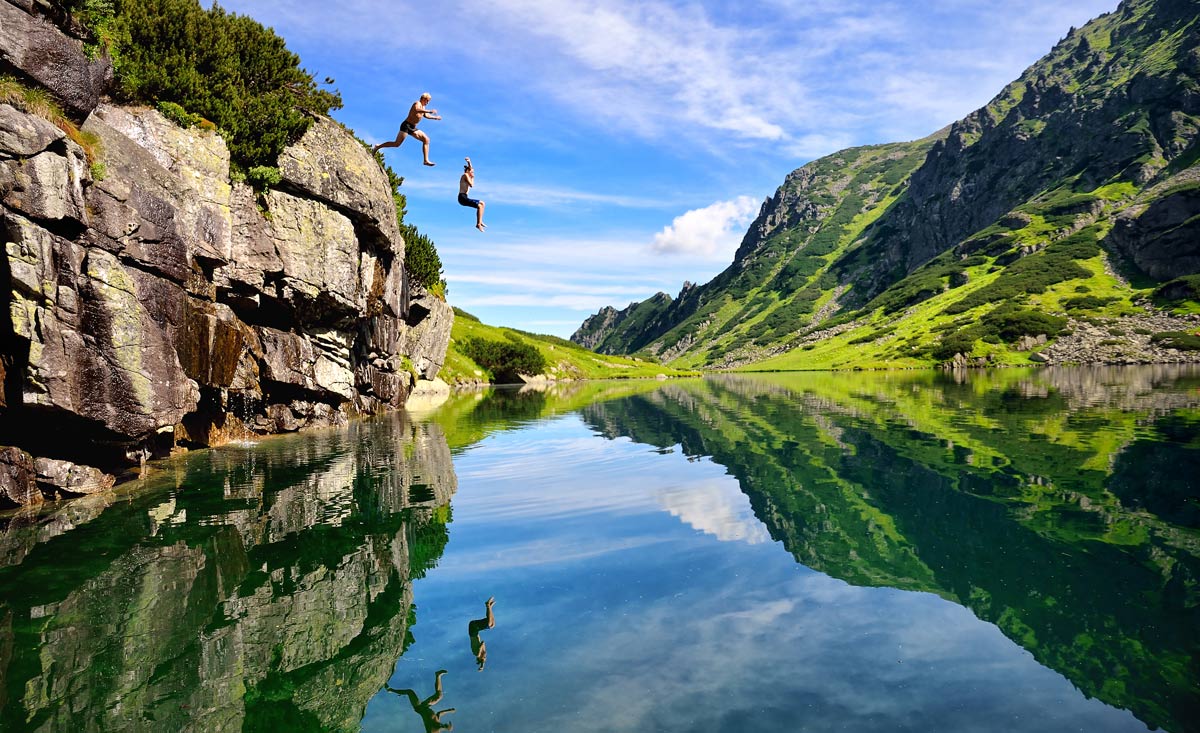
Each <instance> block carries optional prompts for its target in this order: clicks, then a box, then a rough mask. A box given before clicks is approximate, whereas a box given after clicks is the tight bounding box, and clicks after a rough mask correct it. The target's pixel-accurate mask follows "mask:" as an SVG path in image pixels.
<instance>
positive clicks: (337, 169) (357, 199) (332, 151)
mask: <svg viewBox="0 0 1200 733" xmlns="http://www.w3.org/2000/svg"><path fill="white" fill-rule="evenodd" d="M279 172H280V173H282V174H283V180H284V182H285V183H286V184H287V185H288V186H289V187H291V188H293V189H295V190H299V191H301V192H303V194H304V195H305V196H309V197H312V198H315V199H318V200H320V201H323V202H325V203H327V204H330V205H332V206H333V207H335V208H336V209H338V210H339V211H341V212H342V213H344V214H345V215H346V216H348V217H349V218H351V219H353V220H354V221H355V222H357V223H359V224H361V225H362V226H364V227H365V228H366V229H367V230H368V231H369V232H370V233H371V237H370V243H371V244H372V245H373V246H374V247H375V248H376V249H377V250H378V251H382V252H395V253H398V254H399V255H401V256H403V255H404V243H403V241H402V240H401V239H400V230H399V229H398V228H397V226H396V207H395V204H393V203H392V199H391V195H390V189H389V187H388V181H387V176H386V175H385V174H384V172H383V169H382V168H380V167H379V164H378V163H376V162H375V158H374V157H373V156H372V155H371V154H370V152H368V151H367V149H366V148H365V147H363V145H362V143H360V142H358V141H357V140H355V139H354V136H353V135H351V134H350V133H349V132H347V131H346V130H345V129H344V128H343V127H342V126H341V125H339V124H337V123H336V122H334V121H333V120H330V119H328V118H324V117H323V118H321V119H319V120H317V121H316V122H315V123H313V126H312V127H310V128H309V129H308V132H306V133H305V134H304V137H303V138H302V139H301V140H300V142H298V143H296V144H295V145H293V146H291V147H289V148H288V149H286V150H284V151H283V154H282V155H280V156H279Z"/></svg>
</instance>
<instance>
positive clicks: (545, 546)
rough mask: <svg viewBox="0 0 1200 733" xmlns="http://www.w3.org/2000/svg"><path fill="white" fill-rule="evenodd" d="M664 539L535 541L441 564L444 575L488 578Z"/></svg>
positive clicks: (578, 560)
mask: <svg viewBox="0 0 1200 733" xmlns="http://www.w3.org/2000/svg"><path fill="white" fill-rule="evenodd" d="M667 541H668V540H666V539H664V538H662V537H651V536H640V537H638V536H632V537H618V538H614V539H612V540H609V541H602V542H596V541H592V542H589V543H588V544H586V545H580V543H579V542H578V541H577V540H575V539H574V538H571V539H567V540H562V541H559V540H553V539H546V540H533V541H530V542H513V543H511V544H507V545H496V546H494V547H493V548H491V549H490V550H489V551H488V553H487V555H486V556H485V555H482V554H480V555H473V554H470V553H462V554H456V555H450V556H449V557H448V558H447V559H445V560H443V561H442V562H441V563H439V564H438V572H439V573H442V574H451V573H466V574H469V575H487V574H489V573H494V572H508V571H511V570H514V569H517V568H533V567H538V566H541V565H564V564H571V563H578V562H583V561H585V560H591V559H594V558H599V557H603V556H604V555H608V554H611V553H614V552H625V551H628V550H636V549H641V548H645V547H651V546H653V545H657V544H661V543H663V542H667Z"/></svg>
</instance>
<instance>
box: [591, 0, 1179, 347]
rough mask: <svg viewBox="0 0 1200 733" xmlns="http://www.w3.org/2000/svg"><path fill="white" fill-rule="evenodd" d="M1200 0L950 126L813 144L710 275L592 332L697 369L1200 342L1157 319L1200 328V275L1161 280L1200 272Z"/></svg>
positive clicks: (1057, 54)
mask: <svg viewBox="0 0 1200 733" xmlns="http://www.w3.org/2000/svg"><path fill="white" fill-rule="evenodd" d="M1198 15H1200V4H1197V3H1196V2H1194V0H1193V1H1187V2H1185V1H1183V0H1157V1H1155V0H1126V2H1123V3H1122V4H1121V6H1120V7H1119V8H1118V9H1117V10H1116V11H1114V12H1113V13H1109V14H1106V15H1104V16H1101V17H1100V18H1097V19H1096V20H1094V21H1092V22H1091V23H1089V24H1088V25H1086V26H1085V27H1083V28H1081V29H1078V30H1074V29H1073V30H1072V31H1071V32H1070V33H1069V34H1068V35H1067V37H1066V38H1064V39H1063V40H1062V41H1061V42H1060V43H1059V44H1058V45H1056V46H1055V47H1054V49H1053V50H1052V51H1051V52H1050V53H1049V54H1048V55H1047V56H1046V57H1045V58H1043V59H1041V60H1040V61H1038V62H1037V63H1036V64H1034V65H1033V66H1031V67H1030V68H1029V69H1028V70H1027V71H1026V72H1025V73H1024V74H1022V76H1021V77H1020V78H1019V79H1018V80H1016V81H1014V82H1013V83H1011V84H1009V85H1008V86H1007V87H1006V88H1005V89H1004V90H1003V91H1001V93H1000V94H999V95H997V96H996V98H995V99H993V100H992V102H990V103H989V104H988V105H987V106H986V107H984V108H982V109H980V110H978V111H976V112H974V113H972V114H971V115H968V116H967V117H966V118H964V119H963V120H960V121H959V122H956V123H954V124H953V125H951V126H950V127H949V128H948V129H946V130H943V131H940V132H939V133H936V134H934V135H932V136H930V137H929V138H926V139H924V140H919V141H916V142H912V143H900V144H891V145H880V146H871V147H865V148H854V149H850V150H845V151H842V152H839V153H836V154H834V155H831V156H828V157H826V158H822V159H820V160H817V161H814V162H812V163H809V164H808V165H806V166H804V167H803V168H800V169H799V170H797V171H795V172H793V173H792V174H791V175H789V176H788V178H787V179H786V180H785V181H784V184H783V186H781V187H780V189H779V190H778V191H777V192H776V194H775V196H774V197H773V198H771V199H769V200H768V201H767V202H766V203H764V205H763V208H762V210H761V212H760V214H759V216H758V218H757V219H756V220H755V222H754V223H753V224H752V225H751V227H750V230H749V231H748V232H747V233H746V236H745V238H744V239H743V241H742V244H741V246H740V247H739V249H738V251H737V253H736V255H735V256H734V261H733V263H732V264H731V265H730V266H729V267H728V268H727V269H726V270H725V271H724V272H722V273H721V274H720V275H718V276H717V277H716V278H714V279H713V280H712V281H711V282H709V283H707V284H705V285H701V286H695V287H686V288H685V289H684V291H683V292H681V293H680V295H679V297H678V298H675V299H674V300H672V299H670V298H669V297H668V296H665V295H663V294H659V295H656V296H655V297H654V298H652V299H651V300H650V301H646V302H645V303H641V304H633V305H632V306H630V307H629V308H628V309H626V311H621V312H619V313H618V312H616V311H611V309H606V311H602V312H601V313H600V314H597V315H596V316H593V317H592V318H589V319H588V320H587V321H585V323H584V324H583V326H582V327H581V328H580V330H579V332H577V333H576V334H575V336H573V339H572V340H574V341H576V342H579V343H588V344H589V345H591V346H592V347H593V348H595V349H597V350H598V351H601V352H603V353H634V352H644V353H647V354H651V355H655V356H658V357H660V358H662V359H663V360H664V361H668V362H670V363H673V364H677V365H681V366H688V367H701V366H703V367H736V366H744V365H749V364H754V365H756V366H757V367H758V368H830V367H850V366H866V367H873V366H918V365H928V364H931V363H937V362H945V361H949V360H952V359H957V360H958V361H959V362H964V361H965V362H970V361H972V360H975V361H977V362H978V363H1029V362H1030V361H1031V360H1032V361H1050V362H1071V361H1076V362H1089V361H1109V362H1111V361H1171V360H1185V359H1189V358H1196V354H1197V353H1198V352H1196V351H1191V352H1188V351H1186V350H1181V349H1179V348H1174V349H1171V348H1166V347H1167V346H1169V345H1173V346H1176V347H1179V346H1187V345H1188V343H1189V342H1187V341H1186V339H1182V338H1178V337H1170V336H1158V337H1157V338H1155V336H1156V334H1169V333H1186V332H1194V331H1196V330H1197V328H1200V321H1197V320H1196V319H1191V318H1188V317H1180V316H1181V314H1187V313H1189V312H1190V313H1193V314H1194V313H1195V312H1197V311H1200V287H1198V286H1197V283H1196V282H1194V281H1184V282H1181V283H1173V284H1172V285H1171V286H1169V287H1166V288H1164V289H1158V290H1156V288H1158V286H1160V285H1162V284H1163V283H1166V282H1168V281H1172V280H1173V279H1175V278H1179V277H1181V276H1189V275H1193V274H1195V273H1197V272H1200V166H1198V165H1197V161H1198V159H1200V147H1198V146H1197V138H1198V136H1200V23H1198V21H1197V17H1198ZM648 304H649V305H648ZM1151 306H1158V307H1157V308H1155V307H1151ZM621 314H627V317H625V318H621V317H619V316H620V315H621ZM635 316H637V317H635ZM1042 337H1044V338H1042ZM1192 345H1193V346H1195V345H1196V344H1195V343H1194V342H1192Z"/></svg>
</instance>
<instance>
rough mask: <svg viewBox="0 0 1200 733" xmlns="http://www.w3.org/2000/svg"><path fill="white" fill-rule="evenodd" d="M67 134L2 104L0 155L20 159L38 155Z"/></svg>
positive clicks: (0, 108)
mask: <svg viewBox="0 0 1200 733" xmlns="http://www.w3.org/2000/svg"><path fill="white" fill-rule="evenodd" d="M64 137H66V133H64V132H63V131H62V130H60V129H58V128H57V127H55V126H54V125H52V124H50V123H49V122H47V121H45V120H43V119H42V118H40V117H33V116H30V115H27V114H25V113H24V112H20V111H18V110H16V109H14V108H12V107H10V106H9V105H7V104H0V153H3V154H6V155H13V156H19V157H27V156H30V155H37V154H38V153H40V152H42V151H43V150H45V149H46V148H48V147H50V144H51V143H54V142H58V141H59V140H62V139H63V138H64Z"/></svg>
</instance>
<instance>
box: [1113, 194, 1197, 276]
mask: <svg viewBox="0 0 1200 733" xmlns="http://www.w3.org/2000/svg"><path fill="white" fill-rule="evenodd" d="M1105 241H1106V242H1107V243H1109V244H1111V245H1112V246H1113V247H1114V248H1115V249H1116V250H1118V251H1119V252H1121V253H1122V254H1124V255H1125V256H1126V257H1128V258H1129V259H1131V260H1132V261H1133V262H1134V263H1135V264H1136V265H1137V266H1138V267H1139V268H1141V269H1142V271H1144V272H1145V273H1146V274H1148V275H1150V276H1151V277H1153V278H1157V279H1159V280H1170V279H1171V278H1173V277H1176V276H1177V275H1178V274H1179V273H1187V272H1200V189H1194V188H1193V189H1186V190H1182V191H1179V192H1178V193H1174V194H1170V195H1167V196H1164V197H1162V198H1160V199H1158V200H1156V201H1154V202H1153V203H1151V204H1149V205H1141V206H1136V207H1131V208H1130V209H1127V210H1126V211H1124V212H1122V214H1121V215H1120V216H1118V217H1117V219H1116V223H1115V225H1114V227H1113V229H1112V231H1111V232H1110V233H1109V235H1108V238H1107V239H1106V240H1105Z"/></svg>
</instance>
